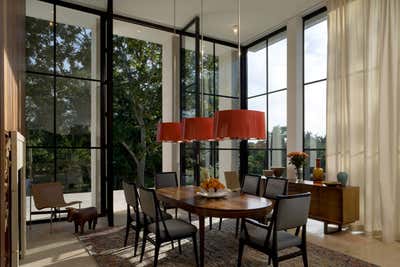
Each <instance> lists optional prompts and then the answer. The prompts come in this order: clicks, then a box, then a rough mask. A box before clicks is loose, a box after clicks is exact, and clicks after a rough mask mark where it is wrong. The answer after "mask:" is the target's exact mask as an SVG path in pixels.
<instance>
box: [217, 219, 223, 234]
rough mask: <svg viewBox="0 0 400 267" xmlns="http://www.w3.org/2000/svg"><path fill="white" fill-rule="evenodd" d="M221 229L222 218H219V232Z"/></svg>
mask: <svg viewBox="0 0 400 267" xmlns="http://www.w3.org/2000/svg"><path fill="white" fill-rule="evenodd" d="M221 228H222V218H219V225H218V230H220V231H221Z"/></svg>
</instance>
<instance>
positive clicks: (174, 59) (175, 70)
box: [172, 0, 178, 120]
mask: <svg viewBox="0 0 400 267" xmlns="http://www.w3.org/2000/svg"><path fill="white" fill-rule="evenodd" d="M173 1H174V2H173V9H174V10H173V12H172V13H173V16H174V18H173V20H174V35H173V38H175V36H176V0H173ZM174 45H175V42H174V41H172V49H173V50H172V55H173V56H172V91H173V92H178V90H177V89H178V88H175V87H176V74H177V66H176V63H177V58H176V54H175V47H174ZM173 102H175V100H173ZM175 106H176V105H172V120H175V118H176V114H175V113H176V107H175Z"/></svg>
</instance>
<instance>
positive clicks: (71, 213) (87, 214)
mask: <svg viewBox="0 0 400 267" xmlns="http://www.w3.org/2000/svg"><path fill="white" fill-rule="evenodd" d="M67 211H68V216H67V220H68V221H69V222H72V221H74V222H75V233H77V232H78V225H79V226H80V227H81V234H83V227H84V226H85V223H86V222H88V223H89V229H93V230H95V229H96V224H97V209H96V208H95V207H90V208H84V209H75V208H67ZM92 226H93V228H92Z"/></svg>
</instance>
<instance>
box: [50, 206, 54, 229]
mask: <svg viewBox="0 0 400 267" xmlns="http://www.w3.org/2000/svg"><path fill="white" fill-rule="evenodd" d="M52 232H53V209H52V208H50V233H52Z"/></svg>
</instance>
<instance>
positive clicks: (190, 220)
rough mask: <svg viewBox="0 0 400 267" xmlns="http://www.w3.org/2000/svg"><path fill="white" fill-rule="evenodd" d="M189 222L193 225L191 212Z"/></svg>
mask: <svg viewBox="0 0 400 267" xmlns="http://www.w3.org/2000/svg"><path fill="white" fill-rule="evenodd" d="M189 222H190V223H192V213H190V212H189Z"/></svg>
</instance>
